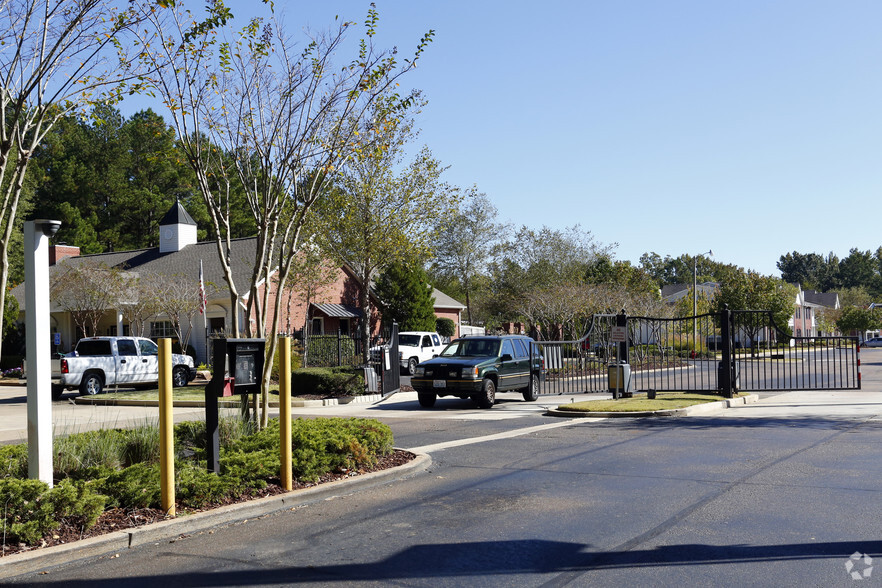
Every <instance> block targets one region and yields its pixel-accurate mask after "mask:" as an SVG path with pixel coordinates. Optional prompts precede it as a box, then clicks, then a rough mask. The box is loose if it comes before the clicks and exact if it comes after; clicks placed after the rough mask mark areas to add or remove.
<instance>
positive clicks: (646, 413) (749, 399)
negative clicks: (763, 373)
mask: <svg viewBox="0 0 882 588" xmlns="http://www.w3.org/2000/svg"><path fill="white" fill-rule="evenodd" d="M758 400H759V395H758V394H748V395H747V396H739V397H738V398H727V399H725V400H718V401H715V402H705V403H703V404H694V405H692V406H687V407H684V408H672V409H670V410H641V411H633V412H587V411H573V410H558V409H556V408H552V409H549V410H548V411H547V412H546V413H545V414H547V415H549V416H557V417H569V418H577V419H578V418H641V417H667V416H691V415H699V414H709V413H714V412H717V411H718V410H723V409H726V408H732V407H733V406H741V405H744V404H752V403H754V402H757V401H758Z"/></svg>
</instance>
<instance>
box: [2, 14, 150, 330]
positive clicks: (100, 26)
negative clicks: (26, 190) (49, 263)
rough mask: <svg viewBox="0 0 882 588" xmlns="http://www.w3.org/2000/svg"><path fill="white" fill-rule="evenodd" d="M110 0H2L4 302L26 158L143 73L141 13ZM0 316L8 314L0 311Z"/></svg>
mask: <svg viewBox="0 0 882 588" xmlns="http://www.w3.org/2000/svg"><path fill="white" fill-rule="evenodd" d="M131 6H134V5H130V8H129V10H120V9H119V8H118V3H115V2H110V1H106V0H52V1H50V0H3V1H2V2H0V31H2V32H0V308H4V304H5V297H6V295H7V293H6V284H7V280H8V277H9V245H10V240H11V238H12V231H13V229H14V227H15V217H16V214H17V212H18V206H19V203H20V200H21V194H22V187H23V184H24V178H25V173H26V172H27V168H28V164H29V163H30V161H31V157H32V156H33V154H34V151H35V149H36V148H37V146H38V145H39V143H40V142H41V141H42V140H43V138H44V137H45V136H46V134H47V133H48V132H49V131H50V130H51V128H52V126H53V125H54V124H55V123H56V122H57V121H58V120H59V119H61V118H62V117H64V116H66V115H68V114H70V113H72V112H76V111H80V110H81V109H85V108H87V107H88V106H90V105H93V104H95V103H98V102H105V103H106V102H115V101H118V100H119V99H121V98H122V96H123V92H124V90H129V91H134V90H137V89H138V84H137V83H134V84H131V85H128V86H127V84H128V83H129V82H130V81H131V79H132V77H133V76H136V75H137V74H138V73H139V72H137V71H135V70H133V69H130V68H127V67H121V66H120V64H121V63H122V64H128V63H131V61H132V59H133V56H134V55H135V54H136V53H137V52H138V50H139V49H138V48H137V47H132V46H131V45H130V44H129V43H127V42H126V41H125V39H124V38H123V36H124V34H125V33H126V32H127V31H129V30H130V28H131V27H132V26H133V25H135V24H137V23H138V21H139V17H138V16H137V15H136V14H135V13H134V11H133V9H132V8H131ZM0 320H2V318H0Z"/></svg>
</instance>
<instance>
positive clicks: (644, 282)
mask: <svg viewBox="0 0 882 588" xmlns="http://www.w3.org/2000/svg"><path fill="white" fill-rule="evenodd" d="M585 283H586V284H614V285H617V286H623V287H625V288H627V289H628V291H629V292H631V293H633V294H654V295H656V296H657V295H658V292H659V286H658V283H657V282H656V281H655V280H654V279H653V278H652V276H650V275H649V273H648V272H647V271H646V270H645V269H644V268H642V267H634V266H632V265H631V262H630V261H627V260H616V259H612V258H611V257H608V256H605V255H601V256H599V257H598V258H597V259H596V260H595V261H594V262H593V263H592V264H590V265H589V266H588V268H587V270H586V271H585Z"/></svg>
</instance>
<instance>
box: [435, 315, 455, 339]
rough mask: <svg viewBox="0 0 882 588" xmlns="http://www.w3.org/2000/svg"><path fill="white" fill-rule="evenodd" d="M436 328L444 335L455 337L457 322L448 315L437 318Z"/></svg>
mask: <svg viewBox="0 0 882 588" xmlns="http://www.w3.org/2000/svg"><path fill="white" fill-rule="evenodd" d="M435 330H436V331H437V332H438V334H439V335H441V336H442V337H453V336H454V335H456V323H455V322H453V319H450V318H446V317H442V318H439V319H435Z"/></svg>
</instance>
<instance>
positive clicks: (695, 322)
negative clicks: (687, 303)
mask: <svg viewBox="0 0 882 588" xmlns="http://www.w3.org/2000/svg"><path fill="white" fill-rule="evenodd" d="M705 255H709V256H710V257H713V256H714V250H713V249H710V250H708V251H706V252H705V253H699V254H698V255H696V256H695V257H693V258H692V350H693V352H694V351H695V350H696V349H698V319H697V318H695V317H697V316H698V258H699V257H702V256H705Z"/></svg>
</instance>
